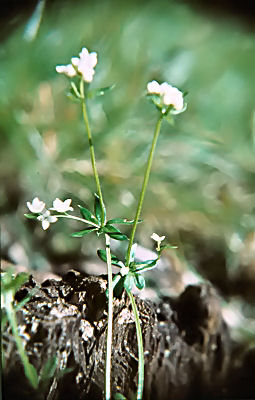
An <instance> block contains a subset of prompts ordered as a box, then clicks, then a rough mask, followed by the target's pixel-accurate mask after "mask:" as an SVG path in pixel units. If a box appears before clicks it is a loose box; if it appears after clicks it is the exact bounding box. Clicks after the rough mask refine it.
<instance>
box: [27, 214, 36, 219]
mask: <svg viewBox="0 0 255 400" xmlns="http://www.w3.org/2000/svg"><path fill="white" fill-rule="evenodd" d="M24 216H25V217H26V218H28V219H37V217H38V215H34V214H24Z"/></svg>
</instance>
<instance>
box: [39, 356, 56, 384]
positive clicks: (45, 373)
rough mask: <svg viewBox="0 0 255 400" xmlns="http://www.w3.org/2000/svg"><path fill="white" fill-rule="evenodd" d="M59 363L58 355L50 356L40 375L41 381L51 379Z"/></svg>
mask: <svg viewBox="0 0 255 400" xmlns="http://www.w3.org/2000/svg"><path fill="white" fill-rule="evenodd" d="M57 365H58V360H57V357H56V356H53V357H51V358H49V359H48V360H47V361H46V363H45V364H44V366H43V368H42V371H41V376H40V379H41V381H47V380H48V379H51V378H52V377H53V375H54V373H55V371H56V368H57Z"/></svg>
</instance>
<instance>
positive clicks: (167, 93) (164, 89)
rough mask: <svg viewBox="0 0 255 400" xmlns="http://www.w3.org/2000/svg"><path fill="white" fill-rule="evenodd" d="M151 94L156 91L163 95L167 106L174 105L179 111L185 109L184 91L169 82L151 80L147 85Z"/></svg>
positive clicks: (162, 97) (163, 100)
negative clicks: (160, 82)
mask: <svg viewBox="0 0 255 400" xmlns="http://www.w3.org/2000/svg"><path fill="white" fill-rule="evenodd" d="M147 91H148V93H149V94H152V93H155V94H159V95H160V96H161V100H162V102H163V104H164V105H165V106H170V105H172V106H173V108H174V110H176V111H177V112H181V111H184V101H183V93H182V92H181V91H180V90H179V89H177V88H176V87H174V86H171V85H169V84H168V83H167V82H164V83H162V84H161V85H160V84H159V83H158V82H157V81H152V82H149V83H148V85H147Z"/></svg>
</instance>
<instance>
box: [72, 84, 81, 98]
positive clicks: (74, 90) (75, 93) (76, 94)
mask: <svg viewBox="0 0 255 400" xmlns="http://www.w3.org/2000/svg"><path fill="white" fill-rule="evenodd" d="M71 87H72V92H73V94H74V96H75V97H76V98H77V99H79V100H80V99H81V94H80V92H79V90H78V88H77V86H76V84H75V83H74V82H73V81H71Z"/></svg>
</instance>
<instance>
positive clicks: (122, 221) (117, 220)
mask: <svg viewBox="0 0 255 400" xmlns="http://www.w3.org/2000/svg"><path fill="white" fill-rule="evenodd" d="M138 222H142V220H141V219H139V220H138ZM133 223H134V219H132V220H127V219H126V218H114V219H109V221H108V222H107V224H106V225H108V224H123V225H132V224H133Z"/></svg>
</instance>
